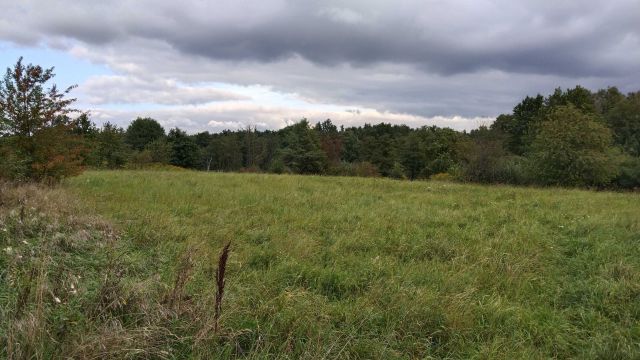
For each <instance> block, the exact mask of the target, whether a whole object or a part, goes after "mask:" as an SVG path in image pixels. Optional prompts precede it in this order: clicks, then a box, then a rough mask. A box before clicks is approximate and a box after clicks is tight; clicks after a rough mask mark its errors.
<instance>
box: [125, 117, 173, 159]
mask: <svg viewBox="0 0 640 360" xmlns="http://www.w3.org/2000/svg"><path fill="white" fill-rule="evenodd" d="M164 136H165V134H164V128H162V125H160V123H158V122H157V121H156V120H154V119H152V118H140V117H139V118H137V119H135V120H134V121H133V122H132V123H131V125H129V127H128V128H127V132H126V137H125V141H126V143H127V144H129V146H131V148H133V149H134V150H137V151H142V150H144V148H145V147H146V146H147V145H149V144H150V143H152V142H153V141H155V140H158V139H160V138H163V137H164Z"/></svg>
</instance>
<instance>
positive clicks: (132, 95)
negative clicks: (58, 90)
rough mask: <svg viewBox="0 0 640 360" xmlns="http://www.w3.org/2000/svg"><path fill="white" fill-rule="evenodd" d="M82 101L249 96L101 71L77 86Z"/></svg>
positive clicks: (188, 101) (187, 101) (180, 101)
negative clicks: (100, 74) (107, 73)
mask: <svg viewBox="0 0 640 360" xmlns="http://www.w3.org/2000/svg"><path fill="white" fill-rule="evenodd" d="M81 95H84V97H83V98H84V101H86V102H88V103H90V104H94V105H104V104H140V103H143V104H161V105H195V104H204V103H208V102H214V101H229V100H249V99H250V98H249V97H248V96H245V95H239V94H235V93H233V92H231V91H225V90H220V89H216V88H212V87H208V86H190V85H184V84H180V83H179V82H176V81H174V80H165V79H141V78H137V77H133V76H123V75H102V76H93V77H91V78H89V79H88V80H87V81H86V82H85V83H84V84H83V86H82V88H81Z"/></svg>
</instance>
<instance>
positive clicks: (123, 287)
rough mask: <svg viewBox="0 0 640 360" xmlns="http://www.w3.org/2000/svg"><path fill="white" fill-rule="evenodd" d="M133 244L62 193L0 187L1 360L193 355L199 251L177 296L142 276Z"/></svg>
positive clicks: (180, 275) (184, 266) (187, 259)
mask: <svg viewBox="0 0 640 360" xmlns="http://www.w3.org/2000/svg"><path fill="white" fill-rule="evenodd" d="M130 245H131V244H130V243H128V242H127V240H126V239H123V238H122V237H121V235H120V234H119V233H118V232H117V231H116V230H115V229H114V228H113V227H112V226H111V224H109V223H108V222H105V221H104V220H102V219H100V218H98V217H95V216H92V215H90V213H89V212H87V211H86V209H85V208H83V207H82V205H81V204H80V203H79V202H77V201H76V199H75V198H73V197H71V196H69V194H68V193H67V192H65V191H64V190H63V189H60V188H48V187H42V186H37V185H20V186H14V185H11V184H7V183H2V184H0V248H1V250H2V253H0V268H1V269H2V270H0V281H1V282H0V335H1V336H0V349H1V350H0V357H2V358H8V359H29V358H32V359H47V358H57V357H62V356H65V357H71V358H76V359H133V358H136V359H137V358H158V359H164V358H173V357H174V355H175V354H174V352H175V350H176V349H177V348H180V346H181V345H180V344H186V345H185V346H186V347H188V346H189V344H190V343H191V342H192V341H191V340H190V339H191V338H190V336H189V335H188V328H189V327H195V328H198V327H201V324H204V323H202V322H201V321H200V320H199V319H200V318H204V317H202V316H201V314H202V311H203V309H200V308H197V307H196V306H194V304H192V303H188V304H185V302H186V301H189V297H188V296H187V294H186V292H185V288H186V286H187V284H188V282H189V280H190V277H191V273H192V269H193V263H192V257H193V252H192V251H187V252H186V253H185V254H184V255H183V256H182V260H181V261H180V262H179V265H178V267H177V268H176V271H175V272H176V276H175V281H174V285H173V287H169V286H165V285H164V284H163V283H161V282H159V278H158V277H157V276H149V274H148V273H147V272H144V271H143V272H140V273H138V271H139V269H138V268H137V264H135V262H133V261H132V259H131V258H130V254H131V248H130ZM187 324H188V325H187ZM185 329H187V330H185ZM177 333H180V335H177Z"/></svg>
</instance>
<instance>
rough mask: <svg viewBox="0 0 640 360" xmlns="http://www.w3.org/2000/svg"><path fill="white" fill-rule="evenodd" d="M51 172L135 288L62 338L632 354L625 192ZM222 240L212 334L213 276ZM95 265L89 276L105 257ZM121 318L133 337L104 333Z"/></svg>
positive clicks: (269, 349)
mask: <svg viewBox="0 0 640 360" xmlns="http://www.w3.org/2000/svg"><path fill="white" fill-rule="evenodd" d="M65 186H66V193H72V194H74V195H75V196H77V197H78V198H79V199H82V201H83V202H84V205H83V206H85V207H84V210H83V211H82V212H83V213H87V214H91V213H94V214H100V215H102V216H104V217H106V218H107V219H108V220H109V221H110V222H112V223H113V224H114V226H115V229H117V231H118V237H117V239H118V240H117V241H116V242H115V244H117V246H114V248H115V249H114V250H109V251H106V253H111V254H114V255H113V256H114V258H116V259H119V261H121V262H122V263H121V264H122V265H120V266H117V267H116V269H125V270H124V271H122V272H118V271H116V272H115V273H114V274H113V275H112V276H115V277H116V278H118V279H119V280H118V281H119V284H120V289H121V290H119V291H118V293H120V294H123V295H120V296H121V297H125V298H127V299H128V300H127V301H126V304H131V303H133V304H134V306H132V307H127V306H128V305H125V302H121V303H122V305H118V306H116V307H112V308H110V310H109V311H108V312H107V313H108V314H109V317H111V318H115V319H117V320H118V321H117V324H118V325H117V326H115V325H108V324H113V321H111V322H109V321H107V320H106V319H109V317H106V318H105V320H101V321H102V322H99V324H103V325H100V327H99V328H100V329H101V330H100V331H94V332H91V334H93V335H91V336H83V335H78V334H81V332H79V331H77V330H74V332H73V333H72V334H71V333H70V334H68V335H67V336H64V337H62V339H67V340H66V341H69V340H68V339H75V340H74V341H72V342H73V343H75V345H74V347H72V348H69V349H75V351H76V352H77V351H78V350H77V349H78V348H81V349H88V348H89V347H90V346H92V345H97V344H100V343H105V344H107V345H105V346H106V348H110V349H124V348H126V346H125V345H128V346H130V348H131V349H133V348H137V349H140V350H141V351H142V350H144V349H147V350H145V351H148V353H147V354H151V355H149V356H156V357H160V356H165V357H182V358H189V357H191V358H229V357H249V358H264V357H268V358H504V359H513V358H607V359H615V358H619V359H627V358H637V357H639V356H640V325H639V323H640V321H639V320H640V319H639V318H640V301H638V299H639V297H640V260H639V259H640V247H638V241H640V237H639V235H638V234H640V216H638V214H640V201H639V200H640V196H639V195H638V194H619V193H609V192H589V191H579V190H563V189H544V190H543V189H527V188H513V187H503V186H479V185H460V184H450V183H446V182H397V181H392V180H386V179H360V178H332V177H302V176H277V175H260V174H219V173H217V174H207V173H195V172H180V173H169V172H146V171H127V172H89V173H86V174H85V175H83V176H81V177H78V178H75V179H72V180H71V181H69V182H68V183H67V184H66V185H65ZM28 208H29V207H28V206H27V209H28ZM28 217H29V215H27V218H28ZM82 222H84V220H83V221H82ZM65 229H67V230H68V231H70V232H71V233H73V231H75V230H70V229H74V228H72V227H69V226H67V227H65ZM11 231H14V230H11ZM3 241H4V240H3ZM229 241H233V244H234V248H233V254H232V256H230V257H229V259H228V261H227V265H226V268H225V278H226V279H227V282H226V284H225V290H224V311H223V312H222V313H221V314H220V319H219V321H220V322H219V324H220V328H219V330H218V332H217V333H215V332H214V331H206V329H207V326H210V325H211V324H214V323H215V319H216V315H215V311H214V309H215V307H216V305H215V303H216V299H215V294H213V293H212V291H211V289H212V288H213V287H215V286H216V272H217V270H218V263H219V249H221V248H223V247H224V245H225V244H227V243H228V242H229ZM98 243H100V242H98ZM3 246H6V245H5V243H3ZM89 254H92V255H91V256H85V257H84V259H85V260H82V261H80V260H77V261H73V262H71V263H72V264H76V266H80V264H85V265H82V267H83V268H87V265H86V264H87V260H86V259H92V258H93V256H94V254H95V256H101V255H100V254H103V252H102V251H99V252H95V253H92V252H89ZM187 254H190V255H187ZM3 256H4V255H3ZM185 259H189V260H188V261H186V260H185ZM185 261H186V262H185ZM48 264H51V263H50V262H49V263H48ZM100 264H108V262H107V260H106V259H103V260H102V262H101V263H100ZM184 264H187V265H184ZM47 266H49V265H47ZM94 267H95V268H97V269H100V271H97V273H96V275H95V276H94V277H93V278H96V279H100V276H103V275H104V271H107V270H102V269H103V267H102V266H94ZM75 271H77V270H75ZM181 274H182V275H181ZM36 275H37V273H35V274H34V279H37V276H36ZM25 276H26V275H25ZM34 282H35V280H34ZM96 283H97V284H100V283H105V282H104V281H96ZM78 286H88V285H86V283H83V282H82V281H81V282H80V283H79V285H78ZM12 289H13V288H12ZM95 289H100V287H99V286H96V287H95ZM95 291H96V292H97V290H95ZM5 294H6V292H5ZM11 294H13V293H11ZM174 294H175V295H174ZM5 296H6V295H5ZM11 296H14V295H11ZM3 299H4V298H3ZM88 299H90V303H95V302H96V301H97V299H96V297H91V298H88ZM170 299H174V300H170ZM61 300H62V299H61ZM12 301H13V300H12ZM65 301H66V300H62V302H63V303H64V302H65ZM171 301H173V304H174V305H172V306H170V305H169V304H170V303H171ZM178 302H179V306H177V305H176V304H177V303H178ZM107 303H111V302H107ZM11 304H13V302H11ZM101 306H103V305H101ZM6 308H11V306H8V307H6ZM178 308H179V309H180V310H177V309H178ZM67 312H68V310H64V311H62V313H65V314H66V313H67ZM45 313H46V311H45ZM136 314H138V315H136ZM139 314H145V315H139ZM67 318H69V317H68V316H67ZM91 321H94V320H91ZM61 323H66V324H69V323H68V322H65V321H61ZM67 326H69V327H70V328H74V327H75V326H77V325H72V326H71V325H67ZM118 326H119V327H118ZM118 329H120V330H118ZM139 329H149V330H148V331H142V330H139ZM111 330H113V331H111ZM150 330H153V331H150ZM121 333H125V334H127V338H129V339H132V340H131V342H126V341H122V340H118V341H114V342H113V343H115V344H120V345H112V342H108V341H102V340H105V339H108V338H109V337H108V334H121ZM147 334H152V335H147ZM100 336H104V337H106V338H105V339H102V340H100V339H101V337H100ZM116 337H117V336H116ZM76 338H79V339H80V340H77V339H76ZM100 341H102V342H100ZM45 343H46V341H45ZM80 344H82V346H80ZM134 344H136V345H134ZM97 348H100V347H99V346H98V347H97ZM87 351H88V350H87ZM105 351H106V350H105ZM114 354H116V355H120V356H121V357H124V356H123V353H116V352H114ZM135 356H136V355H135V354H133V355H132V354H130V353H129V357H135ZM113 357H117V356H115V355H114V356H113Z"/></svg>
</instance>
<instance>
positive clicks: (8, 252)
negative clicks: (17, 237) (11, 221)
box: [4, 246, 13, 254]
mask: <svg viewBox="0 0 640 360" xmlns="http://www.w3.org/2000/svg"><path fill="white" fill-rule="evenodd" d="M4 252H6V253H7V254H11V253H12V252H13V248H12V247H11V246H7V247H6V248H4Z"/></svg>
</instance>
